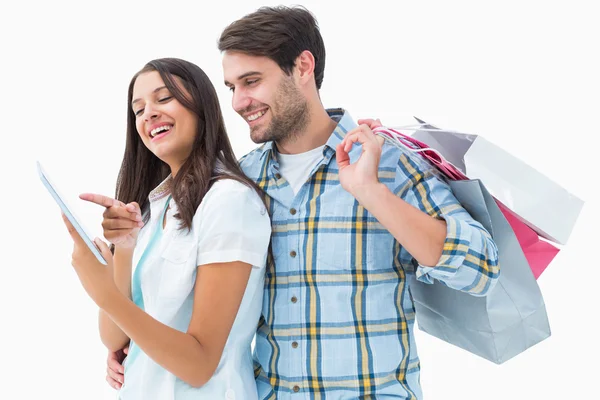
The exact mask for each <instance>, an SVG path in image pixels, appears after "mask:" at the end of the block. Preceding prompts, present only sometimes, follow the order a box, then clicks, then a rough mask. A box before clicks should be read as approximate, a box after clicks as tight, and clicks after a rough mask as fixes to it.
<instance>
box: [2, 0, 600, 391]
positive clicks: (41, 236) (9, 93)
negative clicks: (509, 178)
mask: <svg viewBox="0 0 600 400" xmlns="http://www.w3.org/2000/svg"><path fill="white" fill-rule="evenodd" d="M206 3H207V2H201V1H190V2H187V3H186V2H181V1H169V2H160V3H154V2H152V1H148V0H146V1H122V2H107V1H104V2H74V1H73V2H72V3H67V2H65V1H48V2H45V1H29V2H25V1H22V2H18V4H17V3H16V2H13V3H12V4H11V5H3V6H1V8H2V9H1V10H0V14H1V15H2V19H3V23H2V25H0V33H1V35H0V38H1V39H0V57H1V59H0V60H1V61H0V68H1V72H2V74H1V77H2V84H1V88H0V92H1V93H2V96H1V97H0V98H1V100H0V101H1V107H0V110H1V111H0V115H1V116H2V139H3V140H2V142H1V144H0V152H1V155H2V157H0V163H1V171H2V177H1V178H2V186H1V187H2V189H1V190H2V191H1V200H0V201H1V202H2V203H1V210H2V222H3V229H2V231H1V233H0V234H1V235H2V237H1V240H0V243H1V244H0V246H1V252H2V260H1V262H0V267H1V271H2V274H1V275H0V307H1V314H0V315H1V319H0V323H1V329H0V335H2V336H1V337H2V340H1V342H0V343H1V345H2V350H1V353H0V354H1V359H2V362H1V363H2V366H3V367H2V370H3V371H5V372H3V373H2V374H1V375H0V381H1V384H0V398H18V399H37V398H46V397H53V398H54V397H57V398H58V397H59V396H60V398H63V399H112V398H114V397H115V392H114V391H113V389H111V388H109V387H108V385H107V384H106V383H105V381H104V376H105V358H106V351H105V349H104V348H103V346H102V344H101V343H100V340H99V338H98V333H97V321H96V318H97V312H96V307H95V305H94V304H93V302H92V301H91V300H90V299H89V298H88V297H87V295H86V294H85V292H84V291H83V289H82V288H81V286H80V284H79V282H78V280H77V278H76V275H75V273H74V271H73V270H72V268H71V266H70V254H71V241H70V238H69V237H68V234H67V232H66V230H65V229H64V226H63V224H62V221H61V219H60V213H59V210H58V208H57V206H56V204H55V203H54V202H53V200H52V199H51V197H50V196H49V194H48V193H47V192H46V190H45V189H44V188H43V186H42V184H41V183H40V181H39V179H38V177H37V175H36V171H35V160H36V159H40V160H42V161H43V162H44V163H45V166H46V169H47V171H48V173H49V174H50V176H51V177H53V178H54V180H55V181H56V183H57V184H58V186H59V187H60V188H61V189H62V192H63V194H64V195H65V196H67V197H68V198H69V199H70V200H72V201H71V203H72V205H73V207H74V209H75V211H76V212H77V213H78V214H79V216H80V218H81V219H83V220H84V222H85V225H86V226H87V227H88V228H89V230H90V231H91V232H92V234H93V235H97V236H100V235H101V228H100V225H99V223H100V221H101V213H102V209H101V208H99V207H97V206H93V205H86V204H83V203H82V202H80V201H78V199H77V194H78V193H81V192H98V193H103V194H107V195H112V194H113V193H114V185H115V179H116V174H117V171H118V168H119V165H120V160H121V157H122V153H123V149H124V143H125V112H126V98H127V85H128V83H129V80H130V78H131V76H132V75H133V74H134V73H135V72H136V71H137V70H138V69H140V68H141V67H142V66H143V65H144V63H145V62H146V61H148V60H151V59H154V58H159V57H180V58H184V59H187V60H189V61H193V62H195V63H197V64H198V65H200V66H201V67H202V68H203V69H204V70H205V71H206V72H207V74H208V75H209V77H210V78H211V80H213V82H214V84H215V86H216V88H217V90H218V94H219V97H220V99H221V102H222V106H223V112H224V114H225V119H226V124H227V128H228V130H229V134H230V137H231V141H232V142H233V146H234V149H235V151H236V155H237V156H241V155H243V154H245V153H246V152H248V151H249V150H251V149H252V148H253V147H254V145H253V143H252V142H251V141H250V140H249V137H248V129H247V127H246V125H245V123H244V122H243V121H242V119H241V118H240V117H239V116H237V114H235V113H234V112H233V111H232V109H231V107H230V93H229V92H228V91H227V90H226V88H225V87H224V85H223V84H222V81H223V77H222V71H221V55H220V54H219V52H218V50H217V48H216V41H217V39H218V37H219V34H220V32H221V30H222V29H223V28H224V27H225V26H226V25H227V24H229V23H230V22H232V21H233V20H235V19H237V18H239V17H241V16H243V15H245V14H246V13H249V12H251V11H254V10H255V9H256V8H257V7H259V6H260V5H264V4H271V5H272V4H278V3H273V2H265V3H260V2H256V1H249V0H246V1H216V2H214V4H211V5H210V7H209V6H207V5H205V4H206ZM592 3H593V2H592V1H589V2H584V1H568V2H567V1H563V2H556V1H545V2H542V1H536V2H533V1H518V2H517V1H502V2H484V1H479V2H475V1H473V2H466V1H453V2H444V1H438V2H431V1H420V2H415V1H411V2H408V1H395V2H389V4H386V3H384V2H379V1H374V0H370V1H368V2H356V3H355V4H354V5H353V6H348V4H349V2H348V1H345V2H339V4H335V5H334V3H333V2H325V1H305V2H303V4H304V5H305V6H307V7H308V8H309V9H310V10H311V11H313V12H314V13H315V14H316V16H317V18H318V20H319V23H320V25H321V30H322V34H323V37H324V40H325V44H326V48H327V66H326V73H325V80H324V83H323V88H322V91H321V95H322V99H323V102H324V104H325V106H327V107H344V108H346V109H348V110H349V111H350V112H351V114H352V116H353V117H354V118H359V117H379V118H381V119H382V121H383V122H384V123H386V124H388V125H403V124H410V123H412V122H413V120H412V119H411V116H413V115H415V116H418V117H420V118H423V119H425V120H427V121H428V122H431V123H433V124H435V125H437V126H440V127H444V128H448V129H458V130H464V131H467V132H471V133H478V134H481V135H483V136H485V137H486V138H487V139H488V140H490V141H492V142H494V143H496V144H498V145H499V146H501V147H503V148H504V149H506V150H508V151H510V152H511V153H512V154H514V155H516V156H518V157H520V158H521V159H523V160H524V161H525V162H527V163H529V164H530V165H531V166H533V167H535V168H537V169H538V170H539V171H541V172H543V173H544V174H546V175H547V176H549V177H551V178H552V179H553V180H555V181H556V182H558V183H559V184H561V185H562V186H564V187H565V188H567V189H568V190H569V191H571V192H572V193H574V194H575V195H577V196H579V197H580V198H583V199H584V200H585V201H586V205H585V207H584V209H583V211H582V213H581V215H580V218H579V221H578V224H577V226H576V228H575V230H574V231H573V234H572V236H571V238H570V241H569V244H568V245H567V246H566V247H564V248H563V250H562V251H561V252H560V254H559V255H558V256H557V258H556V259H555V261H554V262H553V263H552V264H551V265H550V267H549V268H548V270H546V272H545V273H544V274H543V275H542V276H541V278H540V279H539V281H538V282H539V284H540V287H541V289H542V292H543V294H544V297H545V301H546V305H547V309H548V314H549V317H550V323H551V327H552V336H551V337H550V338H549V339H547V340H545V341H544V342H542V343H540V344H538V345H536V346H534V347H533V348H531V349H529V350H527V351H526V352H525V353H523V354H521V355H519V356H517V357H516V358H514V359H512V360H510V361H508V362H507V363H505V364H503V365H500V366H497V365H494V364H492V363H491V362H489V361H486V360H483V359H480V358H478V357H476V356H473V355H471V354H469V353H467V352H465V351H463V350H460V349H458V348H455V347H452V346H450V345H448V344H446V343H444V342H442V341H440V340H437V339H435V338H432V337H430V336H427V335H425V334H423V333H421V332H419V331H417V332H416V335H417V341H418V347H419V351H420V355H421V360H422V385H423V389H424V394H425V398H426V399H428V400H442V399H443V400H447V399H462V400H480V399H534V398H535V399H542V398H543V399H559V398H570V399H571V398H572V399H597V398H600V395H599V394H598V393H597V390H596V389H595V388H597V381H598V372H600V369H599V368H598V359H599V356H600V352H599V350H598V341H597V338H598V330H597V328H594V326H595V325H597V322H598V305H599V301H598V292H599V290H598V285H599V282H600V273H599V272H598V271H599V270H600V266H599V265H598V250H597V248H598V226H599V223H600V221H599V218H598V211H597V210H598V206H599V205H600V204H599V202H598V200H597V199H598V198H597V197H595V196H594V194H593V193H595V192H597V182H598V177H597V175H598V174H597V172H598V167H597V160H598V156H597V154H598V152H597V149H596V147H595V145H593V142H595V140H596V137H597V135H598V126H599V118H598V112H599V110H600V101H599V93H600V84H599V78H598V73H599V72H598V71H600V64H599V61H598V58H597V56H598V38H599V37H600V29H599V28H598V19H599V18H598V17H599V15H598V13H597V12H594V11H592V10H593V9H594V7H592ZM4 4H5V3H4ZM541 201H543V199H542V200H541ZM557 216H560V210H557Z"/></svg>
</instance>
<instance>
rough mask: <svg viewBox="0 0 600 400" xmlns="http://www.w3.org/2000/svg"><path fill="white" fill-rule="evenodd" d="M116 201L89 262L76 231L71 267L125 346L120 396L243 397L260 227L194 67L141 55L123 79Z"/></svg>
mask: <svg viewBox="0 0 600 400" xmlns="http://www.w3.org/2000/svg"><path fill="white" fill-rule="evenodd" d="M127 116H128V117H127V142H126V148H125V155H124V158H123V163H122V165H121V170H120V173H119V178H118V182H117V191H116V199H110V198H108V197H104V196H100V195H93V194H83V195H81V196H80V197H81V198H82V199H84V200H88V201H92V202H94V203H97V204H100V205H102V206H104V207H107V209H106V211H105V214H104V217H105V218H104V222H103V227H104V235H105V237H106V238H107V239H108V240H110V241H111V242H112V243H113V245H114V255H113V254H111V251H110V250H109V248H108V247H107V245H106V244H105V243H103V242H101V241H99V240H96V241H95V242H96V244H97V246H98V247H99V249H100V250H101V251H102V254H103V256H104V258H105V259H107V260H108V267H105V266H103V265H102V264H100V263H99V262H98V261H97V260H96V259H95V257H94V256H93V254H92V253H91V251H89V249H87V248H86V247H85V244H84V243H83V241H82V239H81V238H80V237H79V236H78V235H77V232H76V231H75V230H74V229H73V227H72V226H70V224H69V222H68V220H66V219H64V218H63V219H64V220H65V223H66V225H67V227H68V229H69V232H70V233H71V236H72V238H73V240H74V242H75V247H74V251H73V262H72V264H73V266H74V268H75V270H76V272H77V274H78V276H79V278H80V280H81V283H82V285H83V287H84V288H85V290H86V292H87V293H88V294H89V296H90V297H91V298H92V299H93V300H94V302H95V303H96V304H97V305H98V306H99V307H100V319H99V326H100V336H101V338H102V342H103V343H104V344H105V345H106V346H107V348H108V349H109V350H111V351H117V350H119V349H122V348H123V347H124V346H126V345H127V343H130V345H129V351H128V357H127V359H126V362H125V383H124V384H123V386H122V388H121V391H120V393H119V395H120V398H121V399H123V400H128V399H178V400H179V399H188V398H189V399H192V398H193V399H235V398H237V399H254V398H256V397H257V396H256V388H255V382H254V375H253V371H252V358H251V350H250V344H251V341H252V338H253V336H254V333H255V331H256V326H257V323H258V319H259V316H260V309H261V304H262V293H263V285H264V269H265V268H264V267H265V262H266V255H267V249H268V245H269V239H270V234H271V225H270V220H269V215H268V213H267V212H266V208H265V205H264V203H263V202H262V200H261V195H260V189H258V188H257V187H256V186H255V184H254V183H253V182H252V181H250V180H249V179H248V178H247V177H246V176H245V175H244V174H243V173H242V171H241V170H240V168H239V167H238V164H237V161H236V159H235V157H234V154H233V151H232V149H231V145H230V143H229V141H228V138H227V134H226V131H225V127H224V122H223V117H222V114H221V110H220V108H219V103H218V98H217V95H216V92H215V90H214V87H213V85H212V84H211V82H210V80H209V79H208V77H207V76H206V75H205V74H204V72H203V71H202V70H201V69H200V68H199V67H197V66H196V65H194V64H192V63H189V62H186V61H183V60H179V59H159V60H154V61H151V62H149V63H148V64H147V65H146V66H145V67H144V68H143V69H142V70H141V71H140V72H138V73H137V74H136V75H135V76H134V77H133V79H132V81H131V84H130V86H129V94H128V112H127Z"/></svg>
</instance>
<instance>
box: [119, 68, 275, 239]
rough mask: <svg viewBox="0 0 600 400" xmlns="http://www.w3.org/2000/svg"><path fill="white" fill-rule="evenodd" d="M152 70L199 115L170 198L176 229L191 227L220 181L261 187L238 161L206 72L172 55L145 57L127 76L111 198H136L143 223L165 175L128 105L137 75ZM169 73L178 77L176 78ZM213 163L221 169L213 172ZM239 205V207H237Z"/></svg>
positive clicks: (159, 161) (130, 200) (175, 94)
mask: <svg viewBox="0 0 600 400" xmlns="http://www.w3.org/2000/svg"><path fill="white" fill-rule="evenodd" d="M150 71H157V72H158V73H159V74H160V76H161V78H162V79H163V81H164V82H165V86H166V87H167V88H168V89H169V91H170V92H171V94H172V95H173V96H174V97H175V98H176V99H177V100H178V101H179V102H180V103H181V104H182V105H183V106H184V107H186V108H187V109H189V110H190V111H192V112H193V113H194V114H196V115H197V116H198V124H197V126H198V130H197V132H196V139H195V141H194V144H193V148H192V151H191V154H190V156H189V157H188V159H187V160H186V161H185V162H184V164H183V166H182V167H181V168H180V170H179V172H178V173H177V175H176V176H175V177H174V180H173V185H172V190H171V193H172V196H173V199H174V201H175V203H176V204H177V207H178V209H179V213H178V214H177V215H175V217H176V218H177V219H179V220H180V221H181V224H180V229H183V228H187V229H188V230H189V229H191V227H192V219H193V217H194V214H195V213H196V210H197V208H198V206H199V205H200V202H201V201H202V199H203V198H204V196H205V195H206V193H207V192H208V190H209V189H210V187H211V186H212V184H213V183H214V182H216V181H217V180H219V179H224V178H229V179H235V180H237V181H239V182H241V183H243V184H245V185H247V186H249V187H251V188H253V189H254V190H256V192H257V193H258V194H259V196H260V197H261V198H264V194H263V192H262V190H261V189H260V188H259V187H258V186H257V185H256V184H255V183H254V182H253V181H252V180H251V179H249V178H248V177H247V176H246V175H244V173H243V172H242V170H241V168H240V167H239V165H238V162H237V160H236V158H235V155H234V153H233V149H232V147H231V143H230V142H229V138H228V136H227V132H226V130H225V124H224V121H223V115H222V113H221V108H220V106H219V100H218V97H217V93H216V91H215V88H214V86H213V84H212V83H211V81H210V80H209V78H208V76H207V75H206V74H205V73H204V71H202V69H201V68H200V67H198V66H197V65H195V64H193V63H190V62H188V61H185V60H180V59H176V58H162V59H157V60H153V61H150V62H149V63H147V64H146V65H145V66H144V68H142V69H141V70H140V71H139V72H138V73H137V74H135V76H134V77H133V78H132V80H131V83H130V84H129V93H128V96H127V139H126V140H127V141H126V144H125V154H124V155H123V162H122V164H121V169H120V170H119V176H118V179H117V188H116V198H117V199H118V200H120V201H122V202H124V203H130V202H132V201H135V202H137V203H138V204H139V205H140V208H141V210H142V215H143V218H144V222H147V221H148V219H149V212H148V211H149V206H150V203H149V199H148V196H149V194H150V191H152V190H153V189H154V188H156V187H157V186H158V185H159V184H160V183H161V182H162V181H163V180H165V179H166V178H167V176H168V175H169V173H170V169H169V166H168V165H167V164H166V163H164V162H163V161H161V160H160V159H159V158H158V157H156V156H155V155H154V154H153V153H152V152H151V151H150V150H148V148H147V147H146V146H145V145H144V143H143V142H142V140H141V138H140V136H139V134H138V132H137V129H136V124H135V119H136V117H135V114H134V112H133V110H132V108H131V101H132V96H133V86H134V84H135V81H136V79H137V77H138V76H139V75H140V74H143V73H146V72H150ZM174 77H177V78H179V79H178V81H176V80H175V78H174ZM178 82H180V83H181V84H182V85H183V87H184V88H185V90H186V91H187V92H188V93H189V95H186V94H185V92H183V91H182V90H181V88H180V86H179V85H178V84H177V83H178ZM217 161H220V163H221V167H223V168H220V169H219V170H216V168H215V167H216V166H217ZM240 206H241V205H240Z"/></svg>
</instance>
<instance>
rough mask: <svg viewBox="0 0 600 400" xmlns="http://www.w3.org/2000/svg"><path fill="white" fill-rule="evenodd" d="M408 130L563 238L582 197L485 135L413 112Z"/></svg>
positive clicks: (545, 233)
mask: <svg viewBox="0 0 600 400" xmlns="http://www.w3.org/2000/svg"><path fill="white" fill-rule="evenodd" d="M416 119H417V121H419V123H420V124H419V126H418V127H416V128H412V129H411V130H414V131H415V132H414V133H413V134H412V135H411V136H412V137H414V138H415V139H418V140H420V141H421V142H424V143H426V144H427V145H429V146H431V147H432V148H434V149H436V150H438V151H439V152H440V153H441V154H442V155H443V156H444V157H445V158H446V160H448V161H449V162H451V163H452V164H453V165H454V166H456V167H457V168H459V169H460V170H461V171H462V172H463V173H464V174H465V175H466V176H468V177H469V179H479V180H481V181H482V182H484V183H485V187H486V189H487V190H488V191H489V192H490V194H491V195H492V196H494V197H495V198H496V199H497V200H499V201H500V202H501V203H503V204H504V205H505V206H507V207H508V208H509V209H510V210H512V211H513V212H514V213H515V214H516V215H517V216H518V217H519V218H520V219H521V221H523V222H524V223H525V224H526V225H527V226H529V227H530V228H532V229H533V230H534V231H535V232H536V233H538V235H540V236H542V237H544V238H546V239H548V240H550V241H553V242H556V243H559V244H566V243H567V240H568V238H569V236H570V235H571V231H572V230H573V226H574V225H575V222H576V221H577V218H578V216H579V213H580V211H581V208H582V207H583V201H582V200H581V199H579V198H578V197H576V196H574V195H573V194H571V193H569V192H568V191H567V190H565V189H564V188H563V187H561V186H560V185H558V184H557V183H555V182H553V181H552V180H551V179H549V178H548V177H546V176H545V175H543V174H541V173H540V172H538V171H537V170H535V169H534V168H532V167H531V166H529V165H527V164H526V163H524V162H523V161H521V160H519V159H518V158H516V157H514V156H512V155H511V154H510V153H508V152H507V151H505V150H503V149H501V148H500V147H498V146H497V145H495V144H493V143H491V142H489V141H488V140H486V139H485V138H484V137H482V136H479V135H475V134H466V133H460V132H455V131H449V130H444V129H439V128H436V127H435V126H432V125H429V124H427V123H425V122H424V121H421V120H420V119H418V118H416Z"/></svg>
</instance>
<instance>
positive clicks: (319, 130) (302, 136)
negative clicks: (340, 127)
mask: <svg viewBox="0 0 600 400" xmlns="http://www.w3.org/2000/svg"><path fill="white" fill-rule="evenodd" d="M309 113H310V118H309V123H308V125H307V126H306V128H305V129H304V130H303V131H302V132H297V133H296V134H295V135H292V136H291V137H290V138H289V139H288V140H285V141H281V142H277V143H275V144H276V146H277V151H278V152H279V153H282V154H300V153H305V152H307V151H310V150H312V149H316V148H317V147H319V146H323V145H324V144H325V143H327V140H329V137H330V136H331V133H332V132H333V130H334V129H335V127H336V126H337V124H336V122H335V121H334V120H332V119H331V117H330V116H329V114H327V111H326V110H325V108H323V105H322V104H321V103H320V102H319V104H318V105H317V106H314V107H309Z"/></svg>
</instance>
